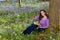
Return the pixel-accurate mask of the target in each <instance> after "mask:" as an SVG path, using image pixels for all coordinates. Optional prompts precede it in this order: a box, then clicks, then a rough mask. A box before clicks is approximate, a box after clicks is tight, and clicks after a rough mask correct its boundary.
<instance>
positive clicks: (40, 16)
mask: <svg viewBox="0 0 60 40" xmlns="http://www.w3.org/2000/svg"><path fill="white" fill-rule="evenodd" d="M41 11H44V12H45V15H46V16H47V18H49V16H48V14H47V12H46V11H45V10H40V14H39V17H38V19H39V20H41V19H42V18H43V16H42V15H41Z"/></svg>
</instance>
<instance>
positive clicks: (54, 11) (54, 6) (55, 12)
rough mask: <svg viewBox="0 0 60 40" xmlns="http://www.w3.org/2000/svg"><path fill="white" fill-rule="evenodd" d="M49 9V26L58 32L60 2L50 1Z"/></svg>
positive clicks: (58, 0) (59, 0)
mask: <svg viewBox="0 0 60 40" xmlns="http://www.w3.org/2000/svg"><path fill="white" fill-rule="evenodd" d="M49 7H50V8H49V17H50V22H51V25H52V26H53V28H55V29H56V30H60V29H59V24H60V22H59V21H60V20H59V19H60V18H59V15H60V0H50V6H49ZM56 30H55V31H56Z"/></svg>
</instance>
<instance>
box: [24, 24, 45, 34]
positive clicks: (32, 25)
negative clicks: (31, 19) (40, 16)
mask: <svg viewBox="0 0 60 40" xmlns="http://www.w3.org/2000/svg"><path fill="white" fill-rule="evenodd" d="M44 30H45V29H43V28H38V26H37V25H35V24H34V23H33V24H31V25H30V26H29V27H28V28H27V29H26V30H24V31H23V34H30V33H31V32H32V31H38V32H41V31H44Z"/></svg>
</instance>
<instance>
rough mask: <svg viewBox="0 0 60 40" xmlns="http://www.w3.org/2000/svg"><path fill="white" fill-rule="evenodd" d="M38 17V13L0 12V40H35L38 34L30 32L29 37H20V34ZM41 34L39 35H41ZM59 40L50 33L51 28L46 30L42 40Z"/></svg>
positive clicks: (55, 35) (58, 37) (56, 35)
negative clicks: (16, 13)
mask: <svg viewBox="0 0 60 40" xmlns="http://www.w3.org/2000/svg"><path fill="white" fill-rule="evenodd" d="M36 15H38V12H32V13H22V14H20V15H15V14H14V12H13V11H12V12H10V11H9V13H8V11H5V12H0V40H37V39H38V32H32V33H31V34H30V35H25V36H24V35H22V34H21V33H22V32H23V30H25V29H26V28H27V27H28V26H29V25H30V24H32V23H33V20H32V18H34V17H35V16H36ZM41 34H42V33H40V35H41ZM54 39H55V40H60V36H59V35H58V34H57V33H56V34H55V33H54V32H53V33H52V31H51V28H49V29H47V30H46V34H45V39H44V40H54Z"/></svg>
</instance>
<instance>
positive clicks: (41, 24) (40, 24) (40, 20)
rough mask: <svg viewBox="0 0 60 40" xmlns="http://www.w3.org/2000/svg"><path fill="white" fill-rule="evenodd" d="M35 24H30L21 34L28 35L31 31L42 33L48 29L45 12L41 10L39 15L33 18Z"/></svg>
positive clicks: (47, 19)
mask: <svg viewBox="0 0 60 40" xmlns="http://www.w3.org/2000/svg"><path fill="white" fill-rule="evenodd" d="M34 20H36V22H34V23H33V24H31V25H30V26H29V27H28V28H27V29H26V30H24V31H23V34H30V33H31V32H32V31H34V30H37V31H38V32H41V31H44V30H45V29H47V28H48V27H49V17H48V15H47V13H46V11H45V10H41V11H40V14H39V15H38V16H36V18H34Z"/></svg>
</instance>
